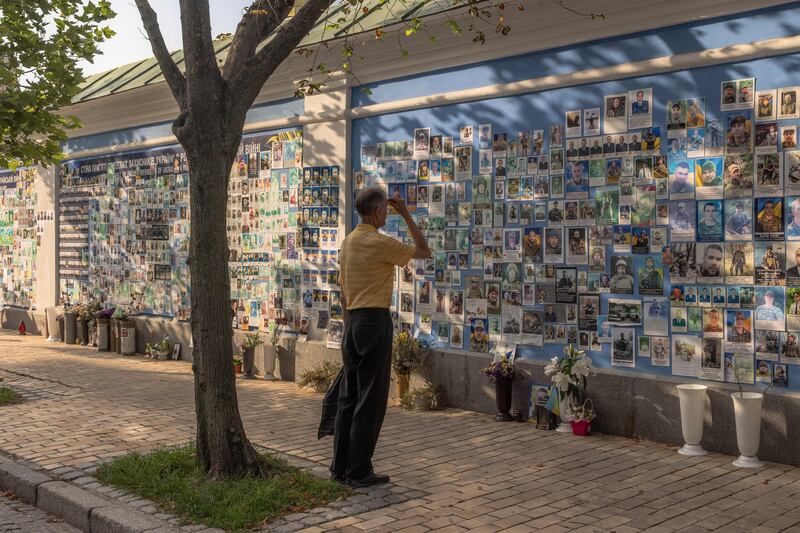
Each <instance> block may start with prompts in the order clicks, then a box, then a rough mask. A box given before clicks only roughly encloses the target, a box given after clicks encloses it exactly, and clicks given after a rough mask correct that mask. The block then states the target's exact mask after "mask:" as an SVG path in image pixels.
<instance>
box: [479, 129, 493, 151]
mask: <svg viewBox="0 0 800 533" xmlns="http://www.w3.org/2000/svg"><path fill="white" fill-rule="evenodd" d="M491 148H492V125H491V124H480V125H478V149H480V150H486V149H491Z"/></svg>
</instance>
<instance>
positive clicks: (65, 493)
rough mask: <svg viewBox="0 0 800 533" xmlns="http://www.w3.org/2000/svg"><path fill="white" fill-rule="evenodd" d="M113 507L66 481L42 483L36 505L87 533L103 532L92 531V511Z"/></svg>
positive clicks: (110, 503) (104, 500) (108, 502)
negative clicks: (92, 532) (93, 532)
mask: <svg viewBox="0 0 800 533" xmlns="http://www.w3.org/2000/svg"><path fill="white" fill-rule="evenodd" d="M112 505H113V503H112V502H110V501H108V500H106V499H104V498H101V497H99V496H96V495H95V494H92V493H91V492H89V491H88V490H84V489H82V488H80V487H76V486H75V485H70V484H69V483H67V482H65V481H49V482H47V483H42V484H41V485H40V486H39V490H38V498H37V503H36V506H37V507H39V508H40V509H42V510H43V511H46V512H48V513H50V514H54V515H56V516H60V517H61V518H63V519H64V521H66V522H67V523H68V524H70V525H72V526H74V527H76V528H78V529H80V530H82V531H86V532H91V531H102V530H93V529H92V525H91V519H90V517H91V514H92V511H94V510H95V509H98V508H100V507H109V506H112Z"/></svg>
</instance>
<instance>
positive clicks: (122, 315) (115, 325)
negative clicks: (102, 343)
mask: <svg viewBox="0 0 800 533" xmlns="http://www.w3.org/2000/svg"><path fill="white" fill-rule="evenodd" d="M127 319H128V313H127V312H125V309H123V308H122V307H117V308H116V309H114V312H113V313H112V314H111V351H113V352H117V353H122V350H121V346H120V342H119V329H120V325H119V323H120V320H127Z"/></svg>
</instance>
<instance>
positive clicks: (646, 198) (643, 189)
mask: <svg viewBox="0 0 800 533" xmlns="http://www.w3.org/2000/svg"><path fill="white" fill-rule="evenodd" d="M633 192H634V201H633V207H632V209H631V225H633V226H638V227H640V228H642V227H647V228H649V227H650V226H654V225H655V222H656V212H655V208H656V186H655V185H636V186H635V187H634V188H633Z"/></svg>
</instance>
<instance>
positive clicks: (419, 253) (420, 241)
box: [389, 198, 431, 259]
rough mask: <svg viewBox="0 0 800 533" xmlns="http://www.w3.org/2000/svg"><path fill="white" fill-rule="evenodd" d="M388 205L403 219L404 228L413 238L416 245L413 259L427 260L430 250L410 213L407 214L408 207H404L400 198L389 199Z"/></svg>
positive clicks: (404, 204)
mask: <svg viewBox="0 0 800 533" xmlns="http://www.w3.org/2000/svg"><path fill="white" fill-rule="evenodd" d="M389 205H391V206H392V208H393V209H394V210H395V211H397V214H398V215H400V216H401V217H403V220H405V222H406V226H408V231H409V232H410V233H411V237H413V238H414V244H415V245H416V249H415V250H414V256H413V257H414V259H427V258H428V257H430V256H431V249H430V248H429V247H428V241H427V240H426V239H425V236H424V235H423V234H422V231H421V230H420V229H419V226H417V223H416V222H414V219H413V218H412V217H411V213H409V212H408V207H406V203H405V202H404V201H403V200H401V199H400V198H389Z"/></svg>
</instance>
